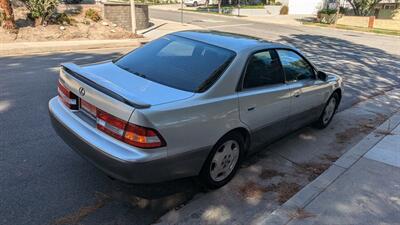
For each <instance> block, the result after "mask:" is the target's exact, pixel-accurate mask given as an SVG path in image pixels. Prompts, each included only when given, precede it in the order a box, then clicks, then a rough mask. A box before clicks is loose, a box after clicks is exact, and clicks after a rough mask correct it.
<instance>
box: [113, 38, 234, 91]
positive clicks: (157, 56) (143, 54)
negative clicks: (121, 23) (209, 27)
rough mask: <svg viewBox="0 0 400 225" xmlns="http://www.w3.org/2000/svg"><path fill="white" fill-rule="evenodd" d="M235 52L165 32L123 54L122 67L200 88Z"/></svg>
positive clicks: (167, 82) (162, 81) (172, 84)
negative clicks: (164, 34)
mask: <svg viewBox="0 0 400 225" xmlns="http://www.w3.org/2000/svg"><path fill="white" fill-rule="evenodd" d="M234 56H235V53H234V52H232V51H230V50H227V49H224V48H220V47H216V46H213V45H209V44H206V43H203V42H198V41H194V40H191V39H186V38H182V37H177V36H174V35H166V36H164V37H162V38H160V39H157V40H155V41H152V42H150V43H148V44H146V45H144V46H143V47H141V48H138V49H136V50H135V51H132V52H130V53H128V54H127V55H125V56H123V57H121V58H120V59H118V60H117V61H115V62H114V63H115V64H116V65H117V66H119V67H120V68H122V69H124V70H127V71H129V72H131V73H133V74H135V75H137V76H141V77H143V78H146V79H149V80H151V81H154V82H157V83H160V84H163V85H167V86H170V87H173V88H177V89H180V90H184V91H190V92H201V91H204V90H205V89H207V88H208V87H209V86H210V85H211V84H212V83H214V82H215V80H216V79H218V77H219V75H220V74H221V73H222V72H223V71H224V70H225V68H226V67H227V66H228V65H229V63H230V62H231V61H232V59H233V58H234Z"/></svg>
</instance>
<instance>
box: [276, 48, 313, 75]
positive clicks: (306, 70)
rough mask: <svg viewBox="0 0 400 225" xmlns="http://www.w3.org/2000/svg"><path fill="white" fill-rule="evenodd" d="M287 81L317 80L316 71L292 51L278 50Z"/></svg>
mask: <svg viewBox="0 0 400 225" xmlns="http://www.w3.org/2000/svg"><path fill="white" fill-rule="evenodd" d="M277 52H278V55H279V58H280V60H281V63H282V67H283V70H284V71H285V76H286V80H287V81H295V80H306V79H315V74H314V69H313V68H312V66H311V65H310V64H309V63H308V62H307V61H306V60H304V59H303V57H301V56H300V55H299V54H297V53H296V52H294V51H290V50H277Z"/></svg>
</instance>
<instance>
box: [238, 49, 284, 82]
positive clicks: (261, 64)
mask: <svg viewBox="0 0 400 225" xmlns="http://www.w3.org/2000/svg"><path fill="white" fill-rule="evenodd" d="M283 82H284V76H283V73H282V70H281V66H280V65H279V60H278V58H277V57H276V54H275V52H274V51H263V52H258V53H256V54H254V55H252V56H251V57H250V59H249V62H248V64H247V68H246V73H245V77H244V81H243V88H254V87H261V86H266V85H273V84H279V83H283Z"/></svg>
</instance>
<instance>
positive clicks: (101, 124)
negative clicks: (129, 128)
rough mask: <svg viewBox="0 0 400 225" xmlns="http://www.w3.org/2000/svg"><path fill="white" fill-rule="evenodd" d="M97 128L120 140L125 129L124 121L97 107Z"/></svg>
mask: <svg viewBox="0 0 400 225" xmlns="http://www.w3.org/2000/svg"><path fill="white" fill-rule="evenodd" d="M96 117H97V129H99V130H101V131H103V132H104V133H107V134H109V135H111V136H113V137H114V138H117V139H119V140H122V137H123V135H124V131H125V125H126V122H125V121H123V120H121V119H119V118H117V117H115V116H113V115H111V114H108V113H106V112H104V111H102V110H100V109H97V116H96Z"/></svg>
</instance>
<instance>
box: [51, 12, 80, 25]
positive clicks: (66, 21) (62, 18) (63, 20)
mask: <svg viewBox="0 0 400 225" xmlns="http://www.w3.org/2000/svg"><path fill="white" fill-rule="evenodd" d="M50 21H51V22H52V23H55V24H59V25H71V24H72V23H74V22H76V21H75V20H74V19H73V18H71V17H69V16H68V15H67V14H66V13H65V12H64V13H55V14H53V15H52V16H51V19H50Z"/></svg>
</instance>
